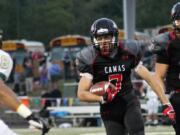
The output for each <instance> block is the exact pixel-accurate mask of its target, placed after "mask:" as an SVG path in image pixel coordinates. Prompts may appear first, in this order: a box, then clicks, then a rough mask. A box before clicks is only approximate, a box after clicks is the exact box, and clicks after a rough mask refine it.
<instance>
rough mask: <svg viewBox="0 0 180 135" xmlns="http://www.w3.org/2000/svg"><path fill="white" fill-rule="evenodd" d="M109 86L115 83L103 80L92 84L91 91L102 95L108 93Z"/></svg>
mask: <svg viewBox="0 0 180 135" xmlns="http://www.w3.org/2000/svg"><path fill="white" fill-rule="evenodd" d="M109 87H113V88H114V87H115V86H114V85H113V84H111V83H110V82H108V81H101V82H98V83H95V84H94V85H92V86H91V88H90V92H91V93H93V94H96V95H99V96H102V95H104V94H105V93H106V90H107V88H109Z"/></svg>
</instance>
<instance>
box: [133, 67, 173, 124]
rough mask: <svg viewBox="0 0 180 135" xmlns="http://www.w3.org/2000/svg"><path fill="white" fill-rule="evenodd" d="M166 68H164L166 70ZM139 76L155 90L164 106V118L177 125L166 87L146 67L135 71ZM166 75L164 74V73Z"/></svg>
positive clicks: (137, 68)
mask: <svg viewBox="0 0 180 135" xmlns="http://www.w3.org/2000/svg"><path fill="white" fill-rule="evenodd" d="M165 69H166V68H165V67H164V70H165ZM135 71H136V72H137V74H138V75H139V76H140V77H141V78H143V79H144V80H145V81H146V82H147V83H148V84H149V85H150V86H151V88H152V89H153V91H154V92H155V93H156V94H157V95H158V97H159V99H160V101H161V102H162V104H163V110H162V113H163V115H164V116H166V117H168V118H169V120H170V121H171V122H172V124H174V123H175V111H174V109H173V107H172V105H171V103H170V102H169V100H168V98H167V97H166V95H165V92H164V85H163V83H162V82H161V81H159V79H158V78H157V76H156V75H155V74H152V73H150V72H149V71H148V70H147V68H146V67H144V66H143V65H138V66H137V67H136V69H135ZM162 73H164V72H162Z"/></svg>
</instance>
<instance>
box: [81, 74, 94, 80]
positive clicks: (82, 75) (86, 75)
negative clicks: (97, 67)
mask: <svg viewBox="0 0 180 135" xmlns="http://www.w3.org/2000/svg"><path fill="white" fill-rule="evenodd" d="M80 76H81V77H86V78H88V79H90V80H93V75H92V74H90V73H80Z"/></svg>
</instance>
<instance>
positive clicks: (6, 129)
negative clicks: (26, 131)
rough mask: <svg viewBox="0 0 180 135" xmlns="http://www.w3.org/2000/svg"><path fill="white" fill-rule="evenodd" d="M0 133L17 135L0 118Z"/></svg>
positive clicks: (0, 134) (2, 134)
mask: <svg viewBox="0 0 180 135" xmlns="http://www.w3.org/2000/svg"><path fill="white" fill-rule="evenodd" d="M0 135H17V134H16V133H15V132H13V131H12V130H11V129H9V127H8V126H7V125H6V124H5V123H4V122H3V121H2V120H0Z"/></svg>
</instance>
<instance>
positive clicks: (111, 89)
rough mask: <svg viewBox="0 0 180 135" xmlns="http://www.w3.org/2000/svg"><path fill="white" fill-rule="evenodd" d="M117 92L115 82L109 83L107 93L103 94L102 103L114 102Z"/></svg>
mask: <svg viewBox="0 0 180 135" xmlns="http://www.w3.org/2000/svg"><path fill="white" fill-rule="evenodd" d="M117 93H118V91H116V89H115V86H114V85H113V84H110V85H108V87H107V88H106V89H105V94H104V95H103V96H102V100H101V104H104V103H110V102H112V100H113V99H114V97H115V96H116V94H117Z"/></svg>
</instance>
